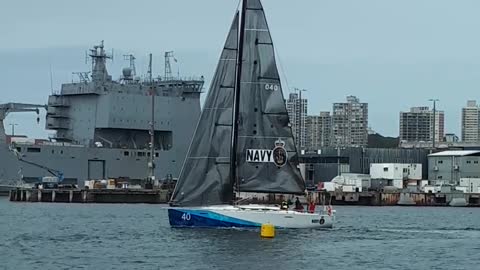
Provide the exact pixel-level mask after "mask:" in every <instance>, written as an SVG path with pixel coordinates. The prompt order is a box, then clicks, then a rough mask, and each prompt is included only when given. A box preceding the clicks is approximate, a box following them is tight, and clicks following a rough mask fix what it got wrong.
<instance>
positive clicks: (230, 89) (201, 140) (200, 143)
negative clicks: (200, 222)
mask: <svg viewBox="0 0 480 270" xmlns="http://www.w3.org/2000/svg"><path fill="white" fill-rule="evenodd" d="M238 24H239V15H238V13H237V15H236V16H235V19H234V21H233V23H232V26H231V28H230V32H229V34H228V37H227V41H226V42H225V46H224V48H223V51H222V54H221V56H220V60H219V63H218V66H217V70H216V72H215V75H214V77H213V80H212V83H211V86H210V90H209V91H208V96H207V99H206V100H205V103H204V106H203V110H202V115H201V117H200V120H199V122H198V125H197V129H196V131H195V134H194V136H193V140H192V143H191V146H190V149H189V152H188V155H187V158H186V160H185V162H184V164H183V168H182V172H181V173H180V178H179V181H178V182H177V186H176V187H175V190H174V192H173V196H172V201H171V204H172V205H179V206H189V205H212V204H223V203H229V202H231V201H232V199H233V185H232V183H231V180H230V136H231V131H232V106H233V94H234V85H235V68H236V62H237V61H236V60H237V59H236V58H237V46H238Z"/></svg>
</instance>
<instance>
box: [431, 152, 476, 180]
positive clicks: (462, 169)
mask: <svg viewBox="0 0 480 270" xmlns="http://www.w3.org/2000/svg"><path fill="white" fill-rule="evenodd" d="M461 178H480V151H478V150H461V151H443V152H438V153H434V154H430V155H428V180H429V181H430V184H432V185H441V184H453V185H459V184H460V179H461Z"/></svg>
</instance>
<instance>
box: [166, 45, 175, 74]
mask: <svg viewBox="0 0 480 270" xmlns="http://www.w3.org/2000/svg"><path fill="white" fill-rule="evenodd" d="M170 58H171V59H173V61H175V62H177V59H176V58H175V56H174V55H173V51H169V52H165V80H166V81H169V80H172V79H173V75H172V65H171V64H170Z"/></svg>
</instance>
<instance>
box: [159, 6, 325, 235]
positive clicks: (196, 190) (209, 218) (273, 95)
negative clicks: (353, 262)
mask: <svg viewBox="0 0 480 270" xmlns="http://www.w3.org/2000/svg"><path fill="white" fill-rule="evenodd" d="M305 190H306V189H305V181H304V180H303V179H302V176H301V174H300V171H299V168H298V152H297V149H296V147H295V142H294V140H293V135H292V130H291V127H290V124H289V119H288V113H287V110H286V107H285V102H284V96H283V93H282V87H281V82H280V77H279V74H278V70H277V66H276V62H275V52H274V47H273V42H272V39H271V36H270V30H269V28H268V25H267V20H266V17H265V14H264V10H263V6H262V4H261V3H260V0H242V7H241V10H240V11H237V14H236V15H235V17H234V20H233V23H232V26H231V27H230V31H229V33H228V36H227V40H226V42H225V45H224V48H223V51H222V54H221V56H220V60H219V63H218V65H217V70H216V72H215V76H214V77H213V79H212V83H211V86H210V90H209V91H208V96H207V98H206V100H205V104H204V106H203V111H202V114H201V116H200V120H199V122H198V125H197V128H196V130H195V134H194V136H193V139H192V143H191V145H190V149H189V151H188V155H187V157H186V159H185V162H184V164H183V168H182V171H181V173H180V177H179V179H178V182H177V185H176V187H175V190H174V192H173V195H172V199H171V202H170V204H171V206H173V207H172V208H170V209H168V217H169V221H170V225H171V226H172V227H213V228H218V227H223V228H244V227H260V226H261V225H262V224H264V223H270V224H273V225H274V226H275V227H277V228H298V229H304V228H332V227H333V224H334V221H335V217H334V213H335V212H334V211H333V210H331V208H328V211H322V212H319V213H306V212H297V211H292V210H285V209H280V207H272V206H267V205H258V204H255V205H253V204H250V205H239V204H238V203H235V196H234V194H235V193H236V192H237V193H238V192H242V193H243V192H246V193H248V192H254V193H275V194H296V195H305Z"/></svg>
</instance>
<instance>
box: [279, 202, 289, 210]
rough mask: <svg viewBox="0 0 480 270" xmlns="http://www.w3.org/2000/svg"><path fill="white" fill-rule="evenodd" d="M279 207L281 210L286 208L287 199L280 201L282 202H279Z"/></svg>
mask: <svg viewBox="0 0 480 270" xmlns="http://www.w3.org/2000/svg"><path fill="white" fill-rule="evenodd" d="M280 209H281V210H288V203H287V201H285V200H284V201H282V204H280Z"/></svg>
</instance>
